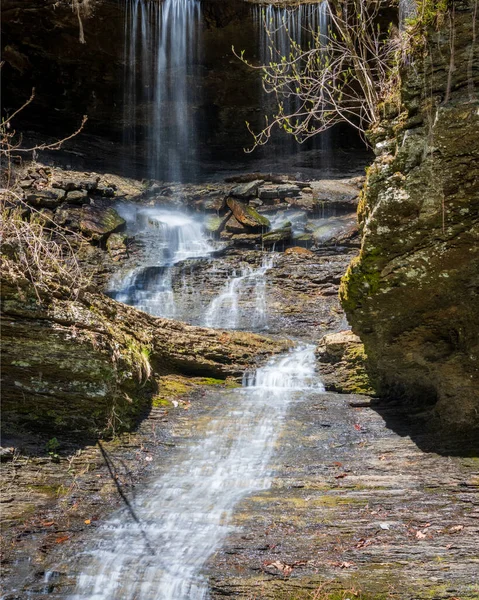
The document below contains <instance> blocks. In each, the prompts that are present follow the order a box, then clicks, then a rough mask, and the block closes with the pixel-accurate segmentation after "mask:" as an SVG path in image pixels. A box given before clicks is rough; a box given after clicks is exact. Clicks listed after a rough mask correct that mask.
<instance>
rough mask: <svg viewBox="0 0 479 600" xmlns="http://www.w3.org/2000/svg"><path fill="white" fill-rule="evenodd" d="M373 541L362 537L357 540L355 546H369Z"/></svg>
mask: <svg viewBox="0 0 479 600" xmlns="http://www.w3.org/2000/svg"><path fill="white" fill-rule="evenodd" d="M372 543H373V541H372V540H366V539H364V538H361V539H360V540H359V542H358V543H357V544H356V548H367V547H368V546H370V545H371V544H372Z"/></svg>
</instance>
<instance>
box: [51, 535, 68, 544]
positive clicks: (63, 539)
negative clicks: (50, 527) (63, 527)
mask: <svg viewBox="0 0 479 600" xmlns="http://www.w3.org/2000/svg"><path fill="white" fill-rule="evenodd" d="M69 539H70V536H69V535H62V536H61V537H57V538H56V539H55V544H63V542H66V541H67V540H69Z"/></svg>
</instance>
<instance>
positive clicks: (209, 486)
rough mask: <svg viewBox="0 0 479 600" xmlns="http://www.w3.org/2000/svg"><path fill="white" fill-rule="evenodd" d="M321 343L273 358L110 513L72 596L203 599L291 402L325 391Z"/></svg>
mask: <svg viewBox="0 0 479 600" xmlns="http://www.w3.org/2000/svg"><path fill="white" fill-rule="evenodd" d="M314 368H315V357H314V346H307V347H302V348H297V349H295V350H293V351H292V352H291V353H289V354H287V355H286V356H283V357H275V358H273V359H271V360H270V362H269V363H268V364H267V365H266V366H264V367H262V368H260V369H258V370H257V371H256V372H251V373H247V374H245V376H244V382H243V388H241V389H236V390H231V391H230V392H229V393H226V392H225V393H224V394H223V395H222V398H221V400H220V401H219V402H218V404H217V405H216V407H215V409H214V410H213V411H212V413H211V419H210V420H209V423H208V425H207V427H206V430H205V431H202V432H201V434H200V436H198V438H197V439H193V440H188V441H186V442H185V443H184V446H183V448H182V451H181V456H179V457H178V458H177V460H176V461H175V463H174V465H172V467H171V468H170V469H169V470H168V471H167V472H166V473H163V474H162V475H160V476H159V477H158V479H157V480H156V481H154V482H153V483H152V484H151V485H150V486H148V487H147V488H146V489H145V490H144V491H143V493H142V494H141V495H140V496H138V497H137V498H136V499H135V501H134V503H133V509H134V511H135V513H136V515H137V518H138V521H135V520H133V519H132V518H131V516H130V513H129V512H128V511H126V510H123V511H120V512H119V513H117V514H116V515H115V516H114V517H112V518H111V519H110V520H109V521H108V522H107V523H106V524H105V525H104V526H103V527H102V528H101V529H99V530H98V535H97V537H96V540H95V544H94V546H93V547H92V548H90V549H89V550H88V551H87V552H86V554H85V555H84V556H82V557H81V558H80V562H81V576H80V578H79V581H78V585H77V589H76V592H75V594H74V596H73V597H72V600H87V599H88V600H120V599H121V600H200V599H204V598H207V597H208V585H207V581H206V579H205V578H204V577H203V576H202V569H203V567H204V565H205V563H206V562H207V560H208V558H209V557H210V556H211V555H212V553H213V552H214V551H215V550H217V549H218V548H219V546H220V545H221V542H222V540H223V539H224V538H225V537H226V536H227V535H228V533H229V532H231V530H232V525H231V517H232V512H233V510H234V508H235V506H236V504H237V503H238V502H239V501H240V500H241V498H243V497H244V496H245V495H246V494H250V493H252V492H255V491H259V490H264V489H267V488H268V487H269V486H270V483H271V473H270V468H269V466H268V465H269V462H270V458H271V455H272V453H273V451H274V447H275V442H276V440H277V436H278V433H279V431H280V429H281V422H282V420H283V419H284V417H285V415H286V411H287V409H288V406H289V405H290V404H291V403H292V402H295V401H300V400H301V399H303V398H304V396H305V394H308V393H320V392H322V391H324V388H323V386H322V384H321V382H320V381H319V380H318V379H317V377H316V375H315V370H314Z"/></svg>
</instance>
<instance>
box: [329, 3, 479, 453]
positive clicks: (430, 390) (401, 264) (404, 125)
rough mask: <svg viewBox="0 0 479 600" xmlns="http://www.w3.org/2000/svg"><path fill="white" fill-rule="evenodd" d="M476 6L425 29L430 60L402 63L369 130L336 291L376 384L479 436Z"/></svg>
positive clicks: (436, 419) (448, 426)
mask: <svg viewBox="0 0 479 600" xmlns="http://www.w3.org/2000/svg"><path fill="white" fill-rule="evenodd" d="M476 8H477V7H475V5H474V2H472V1H468V2H465V3H464V4H462V5H461V11H460V12H456V13H455V16H454V17H453V18H450V13H449V15H448V16H447V18H446V19H445V20H444V21H443V24H442V26H440V27H438V30H436V29H435V28H430V29H427V31H426V32H425V36H426V39H425V42H426V46H425V47H426V48H427V49H428V50H427V52H428V56H427V61H422V60H417V61H412V62H409V63H408V64H407V65H405V68H404V69H403V71H402V74H401V82H402V85H401V87H400V88H399V89H398V91H397V92H398V97H397V99H396V100H395V101H394V107H396V109H395V110H396V113H395V114H396V116H394V111H391V114H390V115H388V114H385V115H384V116H383V119H382V122H381V124H380V127H379V128H378V136H377V137H375V138H374V139H372V142H373V143H374V144H375V145H376V153H377V157H376V159H375V161H374V163H373V165H372V166H371V167H369V169H368V171H367V179H366V183H365V187H364V190H363V192H362V195H361V203H360V206H359V218H360V221H361V230H362V242H361V252H360V255H359V257H358V258H357V259H356V260H354V261H353V262H352V263H351V265H350V267H349V270H348V272H347V273H346V275H345V276H344V278H343V281H342V285H341V292H340V294H341V301H342V304H343V307H344V309H345V311H346V314H347V317H348V320H349V322H350V323H351V325H352V326H353V328H354V330H355V332H356V333H358V334H359V335H360V336H361V339H362V340H363V342H364V345H365V347H366V350H367V354H368V360H369V367H370V369H371V372H372V373H373V374H374V379H375V382H376V384H377V386H378V391H379V392H380V393H381V394H382V395H384V396H386V397H388V398H391V399H393V400H394V399H395V400H397V399H398V398H399V399H401V401H402V402H403V403H404V406H405V408H406V410H407V409H408V408H409V407H411V408H412V410H414V411H417V410H418V409H419V410H421V411H422V413H423V415H424V416H426V415H427V422H428V424H429V425H433V424H437V425H438V427H439V428H440V429H442V433H444V434H447V435H448V436H449V435H450V434H451V433H452V432H455V433H456V434H458V437H459V439H460V441H461V443H462V444H464V442H465V439H466V437H467V436H468V435H470V436H471V438H472V439H474V440H477V439H479V437H478V432H479V393H478V390H479V368H478V365H479V360H478V357H479V341H478V335H477V332H478V331H479V310H478V305H479V302H478V282H479V221H478V214H479V113H478V110H477V102H476V103H471V96H470V88H469V87H468V86H469V85H470V81H471V79H470V78H471V75H470V65H471V63H470V62H469V61H470V58H468V56H469V54H468V53H469V51H470V44H471V39H472V37H471V36H473V29H474V11H475V10H476ZM458 32H460V33H458ZM451 40H453V41H452V42H451ZM451 45H453V46H454V57H455V58H454V68H453V69H451V65H450V58H451ZM426 65H427V66H426ZM430 65H434V69H433V70H431V69H430ZM424 90H428V93H427V94H426V95H425V94H424ZM446 90H447V92H446ZM431 99H432V100H431ZM397 107H401V114H399V115H397ZM431 115H432V116H433V118H432V119H431ZM461 447H462V448H463V447H464V446H458V448H461Z"/></svg>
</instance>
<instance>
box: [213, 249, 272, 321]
mask: <svg viewBox="0 0 479 600" xmlns="http://www.w3.org/2000/svg"><path fill="white" fill-rule="evenodd" d="M272 266H273V258H272V257H271V256H267V257H265V258H263V262H262V264H261V266H260V267H259V268H258V269H252V268H251V267H250V266H249V265H248V266H246V267H244V268H243V269H242V271H241V273H240V274H239V275H236V273H233V276H232V277H231V278H230V280H229V281H228V282H227V283H226V285H225V289H224V290H223V292H221V293H220V294H219V295H218V296H217V297H216V298H215V299H214V300H212V302H211V303H210V305H209V307H208V309H207V311H206V314H205V319H204V324H205V326H206V327H214V328H216V329H250V330H251V329H253V330H255V331H256V330H258V329H264V328H265V327H266V325H267V310H266V309H267V307H266V279H265V275H266V272H267V271H268V270H269V269H271V267H272ZM242 296H248V297H249V299H250V304H251V305H252V306H249V307H248V310H246V311H241V310H240V300H241V297H242Z"/></svg>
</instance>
